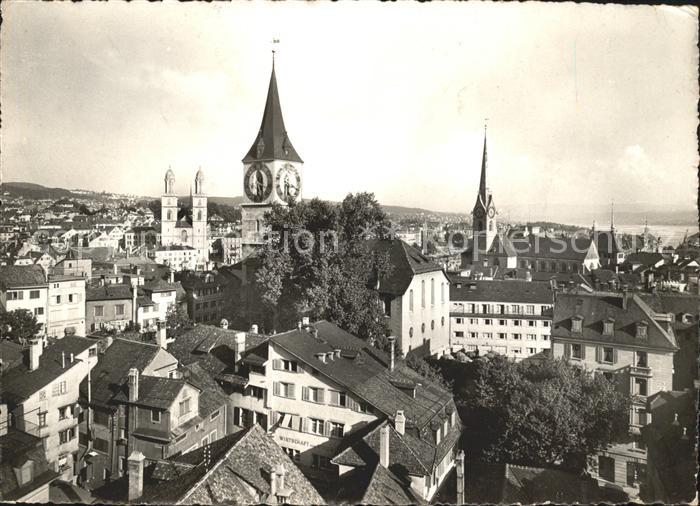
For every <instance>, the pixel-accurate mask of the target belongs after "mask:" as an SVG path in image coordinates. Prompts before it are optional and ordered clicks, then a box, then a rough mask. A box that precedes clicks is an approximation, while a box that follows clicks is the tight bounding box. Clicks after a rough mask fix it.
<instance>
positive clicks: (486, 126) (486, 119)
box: [484, 118, 489, 133]
mask: <svg viewBox="0 0 700 506" xmlns="http://www.w3.org/2000/svg"><path fill="white" fill-rule="evenodd" d="M488 126H489V119H488V118H484V133H486V129H487V128H488Z"/></svg>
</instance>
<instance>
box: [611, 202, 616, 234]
mask: <svg viewBox="0 0 700 506" xmlns="http://www.w3.org/2000/svg"><path fill="white" fill-rule="evenodd" d="M610 231H611V232H615V201H614V200H611V201H610Z"/></svg>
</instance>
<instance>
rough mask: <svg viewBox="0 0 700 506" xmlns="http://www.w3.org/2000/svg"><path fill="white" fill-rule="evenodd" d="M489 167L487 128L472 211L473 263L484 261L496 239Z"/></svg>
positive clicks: (494, 208) (494, 206) (494, 209)
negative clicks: (485, 254) (487, 179)
mask: <svg viewBox="0 0 700 506" xmlns="http://www.w3.org/2000/svg"><path fill="white" fill-rule="evenodd" d="M487 165H488V154H487V150H486V128H484V152H483V154H482V157H481V179H480V181H479V193H478V195H477V196H476V203H475V204H474V209H473V210H472V233H473V238H474V242H473V246H472V263H477V261H479V260H483V258H482V256H483V255H484V253H486V252H487V251H488V250H489V248H491V245H492V244H493V240H494V239H495V238H496V234H497V228H496V205H495V203H494V201H493V195H492V194H491V190H489V189H488V188H487V187H486V168H487Z"/></svg>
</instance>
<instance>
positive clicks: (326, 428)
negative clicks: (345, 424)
mask: <svg viewBox="0 0 700 506" xmlns="http://www.w3.org/2000/svg"><path fill="white" fill-rule="evenodd" d="M323 435H324V436H326V437H330V435H331V422H323Z"/></svg>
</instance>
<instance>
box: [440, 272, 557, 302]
mask: <svg viewBox="0 0 700 506" xmlns="http://www.w3.org/2000/svg"><path fill="white" fill-rule="evenodd" d="M453 279H454V278H453ZM457 283H459V284H461V286H458V284H457ZM461 300H465V301H484V302H521V303H537V304H551V303H552V302H553V299H552V289H551V287H550V285H549V284H548V283H538V282H531V281H520V280H515V279H513V280H493V281H492V280H478V281H470V280H464V281H459V282H453V283H451V284H450V301H461Z"/></svg>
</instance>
